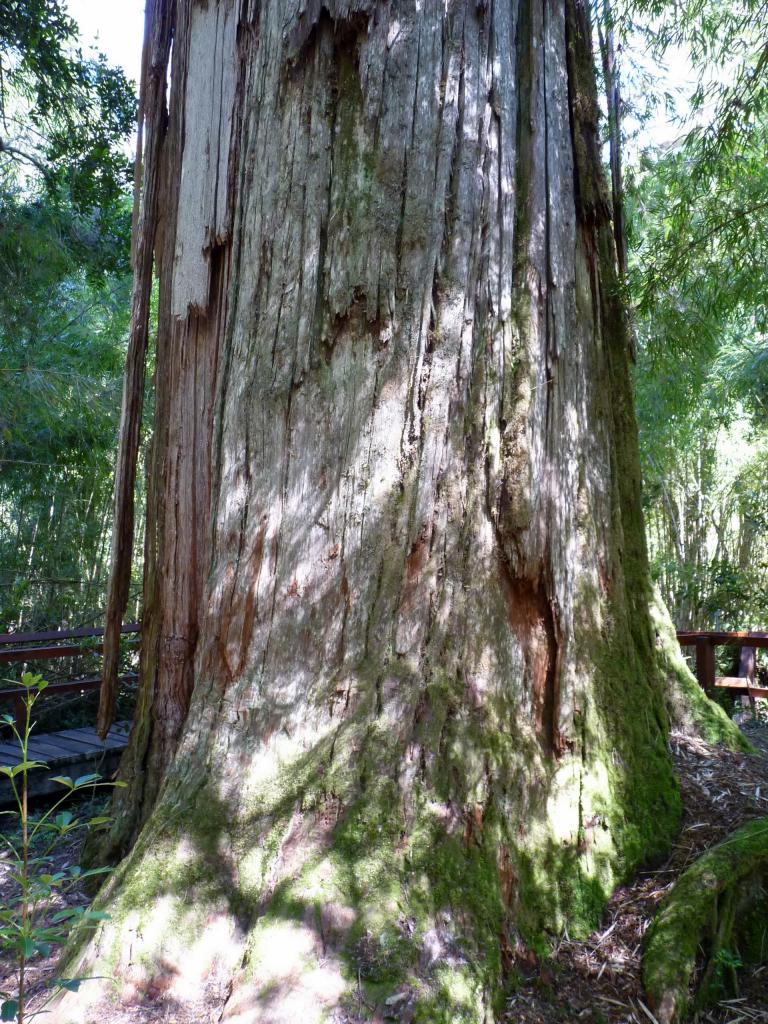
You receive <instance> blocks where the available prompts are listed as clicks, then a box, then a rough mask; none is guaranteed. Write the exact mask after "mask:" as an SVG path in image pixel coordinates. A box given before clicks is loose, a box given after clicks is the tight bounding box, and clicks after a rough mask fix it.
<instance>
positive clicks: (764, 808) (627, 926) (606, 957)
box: [0, 722, 768, 1024]
mask: <svg viewBox="0 0 768 1024" xmlns="http://www.w3.org/2000/svg"><path fill="white" fill-rule="evenodd" d="M742 728H743V730H744V732H745V733H746V734H747V736H748V737H749V739H750V740H751V742H752V743H753V744H754V746H755V747H756V748H757V753H756V754H753V755H745V754H735V753H731V752H729V751H725V750H722V749H720V748H716V747H712V746H709V745H708V744H706V743H703V742H702V741H700V740H694V739H691V738H690V737H686V736H682V735H678V734H673V735H672V737H671V749H672V754H673V757H674V761H675V765H676V769H677V773H678V776H679V779H680V787H681V790H682V795H683V804H684V820H683V827H682V831H681V833H680V835H679V837H678V839H677V842H676V843H675V845H674V847H673V849H672V851H671V854H670V856H669V858H668V859H667V861H666V862H665V863H664V864H662V865H660V866H659V867H657V868H655V869H653V870H648V871H642V872H640V873H639V874H638V875H637V877H636V878H635V879H634V880H633V882H632V883H631V884H629V885H626V886H623V887H622V888H620V889H618V890H617V891H616V892H615V893H614V895H613V897H612V899H611V901H610V903H609V904H608V906H607V908H606V911H605V914H604V916H603V922H602V925H601V927H600V928H599V929H598V931H596V932H595V933H594V934H593V935H591V936H590V937H589V938H588V939H586V940H584V941H571V940H569V939H568V938H567V936H566V937H563V938H561V939H560V940H559V942H558V943H557V945H556V948H555V950H554V952H553V956H552V957H551V958H549V959H547V960H546V961H543V962H541V963H539V964H537V965H536V966H535V967H529V968H528V969H527V970H526V969H525V967H524V966H522V965H521V966H522V969H521V971H520V975H519V983H518V985H517V988H516V990H515V992H514V994H513V995H511V996H510V998H509V1001H508V1005H507V1013H506V1015H505V1017H504V1024H579V1022H584V1024H649V1022H651V1024H653V1021H654V1020H655V1018H654V1016H653V1014H652V1012H651V1011H650V1010H649V1009H648V1007H647V1006H646V1005H645V1003H644V1001H643V999H644V996H643V990H642V986H641V982H640V958H641V948H642V941H643V935H644V933H645V931H646V929H647V927H648V925H649V924H650V922H651V920H652V919H653V916H654V914H655V913H656V910H657V909H658V906H659V903H660V901H661V900H662V898H663V897H664V895H665V894H666V893H667V892H668V891H669V889H670V888H671V887H672V885H673V884H674V882H675V880H676V879H677V877H678V875H679V874H680V873H681V872H682V871H683V870H685V868H686V867H688V866H689V865H690V864H691V863H692V862H693V861H694V860H695V859H696V858H697V857H699V856H700V855H701V854H702V853H703V852H704V851H705V850H707V849H708V848H709V847H711V846H713V845H714V844H716V843H718V842H720V840H722V839H724V838H725V837H726V836H727V835H728V833H730V832H732V831H734V830H735V829H736V828H738V827H739V826H740V825H742V824H744V823H745V822H747V821H749V820H751V819H753V818H756V817H762V816H766V815H768V726H766V725H765V724H760V723H758V722H747V723H745V724H743V725H742ZM78 813H80V814H85V815H86V816H87V815H90V814H95V813H101V809H100V808H99V807H96V806H91V807H88V806H84V807H83V808H78ZM78 853H79V843H78V842H77V841H76V840H73V841H72V842H71V843H69V844H66V845H64V846H63V847H60V848H59V849H58V850H57V852H56V858H55V868H56V869H58V870H61V868H62V867H63V866H65V865H67V864H71V863H75V862H76V859H77V856H78ZM10 874H11V866H10V862H9V861H8V859H7V857H5V856H0V907H2V906H7V905H8V898H9V896H10V894H11V892H12V889H13V882H12V880H11V878H10ZM66 902H67V903H68V904H69V905H81V906H85V905H86V904H87V903H88V898H87V897H86V896H85V895H84V894H83V893H82V892H80V891H74V892H73V893H71V894H70V895H69V896H68V897H67V899H66ZM55 976H56V958H55V955H52V956H50V957H48V958H37V959H36V960H35V961H33V963H32V964H31V965H30V971H29V975H28V981H29V984H30V989H31V991H32V992H33V993H34V994H35V995H36V997H37V999H39V998H40V997H41V996H42V995H43V993H44V992H45V991H46V988H45V986H46V982H47V981H49V980H50V979H52V978H54V977H55ZM15 983H16V978H15V971H14V968H13V964H12V963H11V962H10V960H9V958H8V957H7V956H6V955H0V993H1V992H8V993H10V992H14V991H15ZM38 1005H39V1003H38ZM201 1011H202V1012H201ZM206 1011H207V1012H206ZM220 1011H221V1006H216V1007H213V1006H208V1007H206V1008H205V1010H202V1008H201V1007H196V1008H194V1009H192V1008H189V1010H187V1009H186V1008H181V1007H180V1006H178V1004H176V1005H174V1006H167V1005H163V1006H161V1005H158V1004H155V1005H153V1004H152V1003H151V1002H150V1003H144V1004H143V1005H141V1006H135V1005H134V1006H131V1007H115V1008H114V1011H113V1013H109V1014H107V1015H106V1016H104V1018H103V1024H208V1022H212V1021H217V1020H218V1019H219V1015H220ZM701 1021H702V1022H706V1024H748V1022H752V1021H758V1022H766V1024H768V965H764V966H762V967H758V968H755V969H754V970H751V971H744V972H742V974H741V978H740V991H739V995H738V996H737V997H736V998H733V999H729V1000H727V1001H724V1002H723V1003H721V1004H720V1005H718V1006H716V1007H714V1008H712V1009H711V1010H710V1011H709V1012H708V1013H706V1014H705V1015H704V1016H703V1017H702V1018H701Z"/></svg>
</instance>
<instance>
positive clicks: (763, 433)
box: [0, 0, 768, 631]
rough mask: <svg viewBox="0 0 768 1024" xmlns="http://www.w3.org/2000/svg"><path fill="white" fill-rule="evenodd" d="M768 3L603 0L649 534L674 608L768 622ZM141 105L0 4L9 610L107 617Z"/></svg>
mask: <svg viewBox="0 0 768 1024" xmlns="http://www.w3.org/2000/svg"><path fill="white" fill-rule="evenodd" d="M766 8H767V5H766V4H765V3H759V2H756V0H741V2H732V0H729V2H727V3H722V2H719V0H686V2H684V3H674V4H673V3H669V2H662V0H634V2H621V3H618V4H616V5H615V6H613V7H611V5H610V4H609V3H608V2H607V0H599V2H598V3H596V4H595V5H593V19H594V23H595V28H596V33H595V34H596V53H598V54H599V55H600V56H601V57H602V60H601V61H600V68H599V72H600V74H601V75H602V81H603V84H604V86H605V89H604V96H605V102H604V120H603V127H604V131H605V141H606V150H605V152H606V167H607V172H608V174H609V175H610V173H611V171H613V174H614V194H615V198H616V202H617V209H619V206H620V208H621V210H622V211H623V212H622V215H621V216H617V231H618V240H619V249H620V250H621V251H622V252H623V249H624V245H625V244H626V250H627V253H628V255H627V267H626V282H627V289H628V297H629V300H630V304H631V307H632V309H633V317H634V332H635V337H636V365H635V379H636V389H637V404H638V416H639V421H640V430H641V445H642V457H643V470H644V479H645V499H644V500H645V514H646V521H647V528H648V540H649V548H650V553H651V559H652V568H653V573H654V577H655V579H656V580H657V581H658V585H659V588H660V590H661V593H662V596H663V597H664V599H665V601H666V603H667V605H668V607H669V609H670V611H671V613H672V617H673V619H674V621H675V622H676V624H677V626H678V627H679V628H705V627H717V628H722V629H736V628H744V629H746V628H757V629H760V628H765V627H766V621H765V615H764V609H765V607H766V601H767V599H768V593H767V591H768V583H767V582H766V581H767V580H768V577H767V576H766V568H767V567H768V522H767V518H768V510H767V509H766V502H765V500H764V486H765V478H766V468H768V422H767V421H766V404H767V403H768V337H767V334H766V332H767V331H768V313H767V311H766V299H765V296H766V280H765V278H766V266H767V265H768V261H767V257H768V251H767V250H768V245H767V244H766V243H767V241H768V162H767V161H766V153H767V152H768V13H767V10H766ZM106 17H108V13H107V12H106V11H105V18H106ZM135 104H136V99H135V95H134V86H133V84H132V83H131V82H129V81H128V80H127V79H126V77H125V75H124V74H123V73H122V71H120V70H119V69H116V68H112V67H110V66H109V65H108V64H107V62H106V60H105V59H104V58H103V57H98V56H94V55H87V54H85V55H84V54H83V52H82V51H81V50H80V49H79V43H78V26H77V24H76V23H75V22H74V20H72V19H71V18H70V17H69V16H68V15H67V13H66V8H65V5H64V4H63V3H43V2H37V0H28V2H26V3H22V4H12V5H2V6H0V224H1V225H2V230H1V231H0V272H1V273H2V281H3V287H2V289H0V631H10V630H20V629H38V628H46V627H49V628H53V627H55V626H60V625H65V624H66V625H90V624H98V623H100V622H101V621H102V620H103V610H104V602H105V589H106V578H107V571H108V559H109V542H110V530H111V516H112V511H111V489H112V475H113V469H114V459H115V454H116V450H117V429H118V424H119V416H120V393H121V379H122V376H121V375H122V364H123V359H124V353H125V346H126V341H127V332H128V326H129V306H130V272H129V271H130V222H131V206H132V198H131V192H132V187H131V182H132V163H131V160H130V159H129V157H128V156H127V155H126V154H127V153H129V150H130V145H131V139H132V133H133V123H134V117H135ZM620 154H621V156H622V158H623V162H624V169H623V183H622V180H621V179H622V175H621V174H618V173H617V172H618V171H619V169H620V168H619V164H620V159H619V155H620ZM145 441H146V438H145ZM141 547H142V539H141V530H139V531H138V539H137V544H136V553H135V559H134V561H135V569H134V579H135V581H136V584H135V586H134V592H135V597H134V599H133V601H132V605H131V611H130V612H129V615H133V614H138V612H139V606H138V590H139V588H138V580H139V579H140V557H141Z"/></svg>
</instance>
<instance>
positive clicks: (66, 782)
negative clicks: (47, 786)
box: [51, 775, 75, 789]
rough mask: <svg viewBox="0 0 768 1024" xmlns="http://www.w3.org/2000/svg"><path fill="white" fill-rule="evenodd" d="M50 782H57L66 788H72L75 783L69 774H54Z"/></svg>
mask: <svg viewBox="0 0 768 1024" xmlns="http://www.w3.org/2000/svg"><path fill="white" fill-rule="evenodd" d="M51 782H59V783H61V785H62V786H66V787H67V789H74V787H75V784H74V782H73V781H72V779H71V778H70V777H69V775H54V776H53V778H52V779H51Z"/></svg>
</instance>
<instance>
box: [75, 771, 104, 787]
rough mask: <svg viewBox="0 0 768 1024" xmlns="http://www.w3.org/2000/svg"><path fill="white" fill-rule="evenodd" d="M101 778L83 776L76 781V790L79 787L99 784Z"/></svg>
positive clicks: (96, 775) (97, 775)
mask: <svg viewBox="0 0 768 1024" xmlns="http://www.w3.org/2000/svg"><path fill="white" fill-rule="evenodd" d="M100 778H101V776H100V775H99V774H93V775H81V776H80V778H79V779H75V789H77V788H78V787H79V786H88V785H90V784H91V783H92V782H98V781H99V779H100Z"/></svg>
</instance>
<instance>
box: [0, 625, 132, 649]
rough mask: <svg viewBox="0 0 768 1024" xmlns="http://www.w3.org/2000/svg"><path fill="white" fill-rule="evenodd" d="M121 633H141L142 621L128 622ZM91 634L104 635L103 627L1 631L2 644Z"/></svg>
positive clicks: (62, 638) (31, 642)
mask: <svg viewBox="0 0 768 1024" xmlns="http://www.w3.org/2000/svg"><path fill="white" fill-rule="evenodd" d="M120 632H121V633H140V632H141V623H140V622H128V623H126V624H125V625H124V626H123V627H122V629H121V630H120ZM89 636H104V630H103V629H102V628H101V627H98V628H96V629H51V630H48V631H47V632H42V633H0V646H4V645H5V644H34V643H44V642H45V641H47V640H77V639H81V638H83V637H89Z"/></svg>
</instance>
